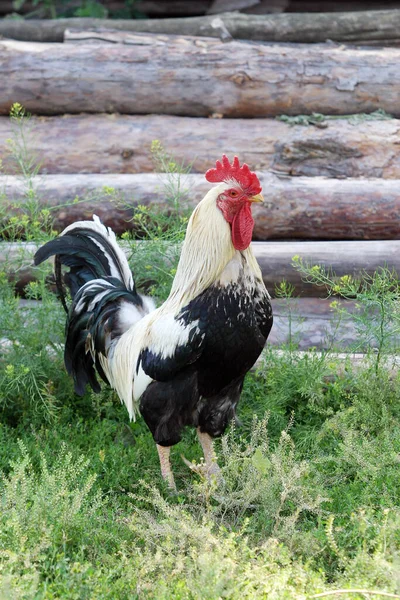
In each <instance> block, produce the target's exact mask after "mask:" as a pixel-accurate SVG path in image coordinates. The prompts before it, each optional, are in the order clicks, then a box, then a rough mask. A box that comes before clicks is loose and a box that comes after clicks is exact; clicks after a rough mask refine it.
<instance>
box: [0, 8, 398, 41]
mask: <svg viewBox="0 0 400 600" xmlns="http://www.w3.org/2000/svg"><path fill="white" fill-rule="evenodd" d="M399 28H400V11H399V10H398V9H392V10H380V11H376V10H373V11H357V12H341V13H335V14H333V15H332V13H314V14H311V13H308V12H305V13H283V14H271V15H251V14H250V15H246V14H241V13H237V12H235V13H224V14H222V15H218V17H217V18H216V17H215V15H213V16H202V17H186V18H185V17H184V18H169V19H168V18H166V19H165V18H164V19H136V20H135V19H126V20H123V19H92V18H71V19H52V20H46V19H43V20H40V19H31V20H19V19H5V20H0V35H2V36H3V37H6V38H12V39H16V40H23V41H31V42H62V41H63V40H64V32H65V31H66V30H70V29H80V30H86V31H88V30H90V29H97V30H98V29H115V30H120V31H121V30H122V31H131V32H132V31H135V32H148V33H167V34H179V35H194V36H208V37H221V36H223V30H224V29H226V30H227V31H228V33H229V35H230V36H232V37H233V38H235V39H249V40H259V41H265V42H297V43H318V42H324V41H326V40H334V41H338V42H346V43H352V44H366V43H368V44H370V43H378V44H382V45H390V44H393V43H395V44H397V43H398V42H399V38H400V34H399ZM72 37H73V36H72ZM72 37H71V36H69V41H72Z"/></svg>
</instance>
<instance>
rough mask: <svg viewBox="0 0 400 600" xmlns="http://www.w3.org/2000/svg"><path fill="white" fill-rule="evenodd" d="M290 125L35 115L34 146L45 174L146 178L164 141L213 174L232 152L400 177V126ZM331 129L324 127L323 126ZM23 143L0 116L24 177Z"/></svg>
mask: <svg viewBox="0 0 400 600" xmlns="http://www.w3.org/2000/svg"><path fill="white" fill-rule="evenodd" d="M318 125H319V127H316V126H313V125H306V126H303V125H295V126H292V125H289V124H287V123H284V122H280V121H277V120H271V119H230V120H228V119H192V118H188V117H173V116H163V115H160V116H159V115H147V116H131V115H116V114H114V115H106V114H101V115H64V116H62V117H37V118H36V117H33V118H32V119H31V120H30V122H29V125H27V128H26V129H27V131H26V135H25V137H26V140H27V145H28V148H29V149H30V151H31V153H32V154H33V155H36V157H37V162H38V163H39V164H40V165H41V166H40V173H43V174H50V173H65V174H67V173H143V172H150V171H154V170H156V169H157V167H156V165H155V164H154V161H153V159H152V154H151V151H150V148H151V143H152V141H153V140H160V141H161V143H162V145H163V146H164V148H165V151H166V152H167V153H168V154H170V155H171V156H172V157H173V159H174V160H175V161H176V162H177V163H178V164H184V165H191V169H192V171H194V172H199V173H205V171H206V170H207V169H209V168H210V166H211V165H212V164H213V163H214V161H215V160H216V159H217V158H219V157H221V156H222V154H223V153H226V154H227V155H228V156H229V157H232V156H234V155H235V154H237V155H238V156H239V157H240V159H241V160H242V161H244V162H247V163H248V164H249V165H250V167H251V168H252V169H254V170H264V171H265V170H274V171H277V172H279V173H282V174H284V175H306V176H314V175H325V176H327V177H365V178H374V177H384V178H392V179H400V152H399V147H400V122H399V121H398V120H395V119H389V120H371V121H363V120H362V119H360V121H359V122H353V121H352V120H347V119H334V120H328V121H325V122H324V123H322V124H321V123H318ZM321 125H323V126H324V127H323V128H320V126H321ZM15 137H17V138H18V131H17V130H15V128H13V126H12V123H11V121H10V119H9V118H6V117H0V159H1V160H2V162H3V170H4V172H5V173H10V174H12V173H17V172H18V167H17V165H16V163H15V161H14V160H13V159H12V157H11V155H10V152H9V144H7V140H8V139H10V138H15Z"/></svg>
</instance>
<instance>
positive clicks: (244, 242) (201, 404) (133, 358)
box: [35, 155, 272, 488]
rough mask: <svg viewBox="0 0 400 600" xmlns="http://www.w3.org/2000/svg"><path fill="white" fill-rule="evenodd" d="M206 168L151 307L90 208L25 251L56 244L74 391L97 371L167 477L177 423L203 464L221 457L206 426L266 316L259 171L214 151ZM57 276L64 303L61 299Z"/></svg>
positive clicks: (226, 414) (235, 381)
mask: <svg viewBox="0 0 400 600" xmlns="http://www.w3.org/2000/svg"><path fill="white" fill-rule="evenodd" d="M205 176H206V179H207V181H209V182H211V183H216V184H217V185H215V186H213V187H212V188H211V189H210V190H209V192H208V193H207V194H206V196H205V197H204V198H203V200H202V201H201V202H200V203H199V204H198V205H197V207H196V208H195V210H194V211H193V214H192V216H191V218H190V220H189V223H188V227H187V232H186V237H185V241H184V243H183V247H182V252H181V256H180V260H179V264H178V267H177V272H176V276H175V279H174V281H173V284H172V288H171V292H170V294H169V296H168V298H167V300H166V301H165V302H164V304H162V305H161V306H160V307H159V308H156V307H155V304H154V302H153V301H152V300H151V299H150V298H148V297H146V296H142V295H140V294H139V293H138V292H137V290H136V287H135V283H134V279H133V276H132V272H131V270H130V268H129V266H128V262H127V259H126V256H125V254H124V252H123V251H122V250H121V248H120V247H119V246H118V244H117V241H116V238H115V234H114V233H113V232H112V231H111V229H109V228H106V227H105V226H104V225H103V224H102V223H101V222H100V221H99V219H98V218H97V217H96V216H94V217H93V221H80V222H77V223H74V224H72V225H70V226H69V227H67V228H66V229H65V230H64V231H63V232H62V233H61V235H60V236H59V237H58V238H56V239H55V240H52V241H50V242H48V243H47V244H45V245H44V246H42V247H41V248H40V249H39V250H38V252H37V253H36V255H35V264H36V265H38V264H40V263H42V262H43V261H44V260H46V259H47V258H49V257H50V256H52V255H55V276H56V284H57V288H58V289H59V291H60V295H61V300H62V302H63V305H64V308H66V310H67V311H68V316H67V323H66V343H65V355H64V358H65V366H66V369H67V371H68V372H69V373H70V374H71V375H72V377H73V380H74V384H75V391H76V393H77V394H80V395H82V394H83V393H84V391H85V388H86V385H87V384H89V385H90V386H91V388H92V389H93V390H94V391H95V392H98V391H99V390H100V385H99V382H98V380H97V377H96V372H97V374H98V375H99V376H100V377H101V378H102V379H103V380H104V381H105V382H106V383H108V384H109V385H110V386H112V387H113V388H114V389H115V390H116V391H117V394H118V396H119V398H120V399H121V401H122V402H124V403H125V405H126V408H127V410H128V413H129V416H130V418H131V419H134V418H135V417H136V414H137V412H138V411H140V413H141V415H142V417H143V418H144V420H145V422H146V424H147V426H148V428H149V429H150V431H151V433H152V435H153V438H154V440H155V443H156V445H157V451H158V454H159V459H160V465H161V474H162V477H163V478H164V480H165V481H166V482H167V484H168V485H169V487H171V488H175V482H174V477H173V473H172V470H171V464H170V449H171V446H173V445H174V444H177V443H178V442H179V441H180V439H181V434H182V430H183V428H184V427H185V426H193V427H196V428H197V434H198V438H199V441H200V444H201V446H202V449H203V452H204V458H205V463H204V465H205V469H206V471H207V474H208V475H209V476H211V475H212V474H217V473H218V471H219V467H218V465H217V461H216V456H215V453H214V449H213V438H215V437H217V436H220V435H221V434H223V433H224V431H225V429H226V427H227V425H228V423H229V422H230V421H231V419H232V418H233V417H234V415H235V409H236V406H237V403H238V401H239V397H240V394H241V391H242V387H243V380H244V377H245V375H246V373H247V372H248V371H249V369H250V368H251V367H252V366H253V365H254V363H255V362H256V360H257V358H258V357H259V355H260V353H261V351H262V349H263V348H264V345H265V342H266V340H267V337H268V334H269V332H270V329H271V326H272V309H271V303H270V297H269V294H268V292H267V290H266V288H265V286H264V283H263V280H262V275H261V271H260V268H259V266H258V264H257V261H256V259H255V257H254V254H253V252H252V249H251V247H250V242H251V239H252V232H253V227H254V221H253V217H252V213H251V207H252V204H253V202H262V200H263V197H262V195H261V186H260V182H259V180H258V177H257V175H256V174H255V173H253V172H251V171H250V169H249V167H248V166H247V165H246V164H243V165H240V163H239V160H238V158H237V157H235V158H234V160H233V162H232V163H230V161H229V160H228V158H227V157H226V156H225V155H224V156H223V158H222V161H217V162H216V166H215V168H213V169H209V170H208V171H207V172H206V175H205ZM61 265H66V266H67V267H69V272H68V273H66V274H65V277H64V282H65V283H66V284H67V286H68V287H69V289H70V292H71V296H72V305H71V307H70V308H69V310H68V308H67V306H66V302H65V294H64V289H63V283H62V275H61Z"/></svg>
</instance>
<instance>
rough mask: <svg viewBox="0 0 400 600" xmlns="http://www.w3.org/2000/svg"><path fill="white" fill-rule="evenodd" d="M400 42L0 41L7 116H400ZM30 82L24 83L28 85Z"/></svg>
mask: <svg viewBox="0 0 400 600" xmlns="http://www.w3.org/2000/svg"><path fill="white" fill-rule="evenodd" d="M399 60H400V49H394V48H390V49H388V48H386V49H379V50H372V49H369V50H365V49H346V51H345V52H344V51H343V49H342V48H340V47H333V46H332V45H329V44H328V45H313V46H301V45H291V46H289V45H267V44H253V43H249V42H243V41H232V42H229V45H226V44H224V43H222V42H221V41H219V40H215V39H211V38H201V39H199V38H194V37H180V36H159V35H151V34H132V35H131V37H130V39H129V44H128V43H126V44H104V43H100V44H98V43H96V44H83V45H80V44H77V45H73V44H36V43H28V42H16V41H12V40H10V41H0V78H1V80H2V81H3V90H2V94H1V98H0V114H8V112H9V110H10V107H11V105H12V104H13V103H14V102H20V103H21V104H22V105H23V106H25V108H26V109H27V110H28V111H30V112H32V113H36V114H49V115H50V114H63V113H65V112H71V113H77V112H90V113H91V112H121V113H127V114H148V113H158V114H161V113H162V114H172V115H182V116H195V117H208V116H211V115H213V114H219V115H224V116H227V117H268V116H275V115H280V114H289V115H293V114H296V115H298V114H310V113H313V112H320V113H325V114H335V115H340V114H348V113H353V112H354V113H355V112H357V113H358V112H370V111H374V110H376V109H378V108H380V109H383V110H385V111H387V112H388V113H391V114H393V115H395V116H397V115H399V116H400V104H399V101H398V99H399V95H400V69H399V68H398V65H399ZM21 82H23V85H22V83H21Z"/></svg>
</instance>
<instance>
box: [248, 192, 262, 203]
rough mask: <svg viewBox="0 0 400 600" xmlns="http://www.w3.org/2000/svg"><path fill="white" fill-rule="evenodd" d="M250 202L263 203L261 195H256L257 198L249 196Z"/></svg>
mask: <svg viewBox="0 0 400 600" xmlns="http://www.w3.org/2000/svg"><path fill="white" fill-rule="evenodd" d="M249 201H250V202H264V196H263V195H262V194H257V196H250V197H249Z"/></svg>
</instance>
